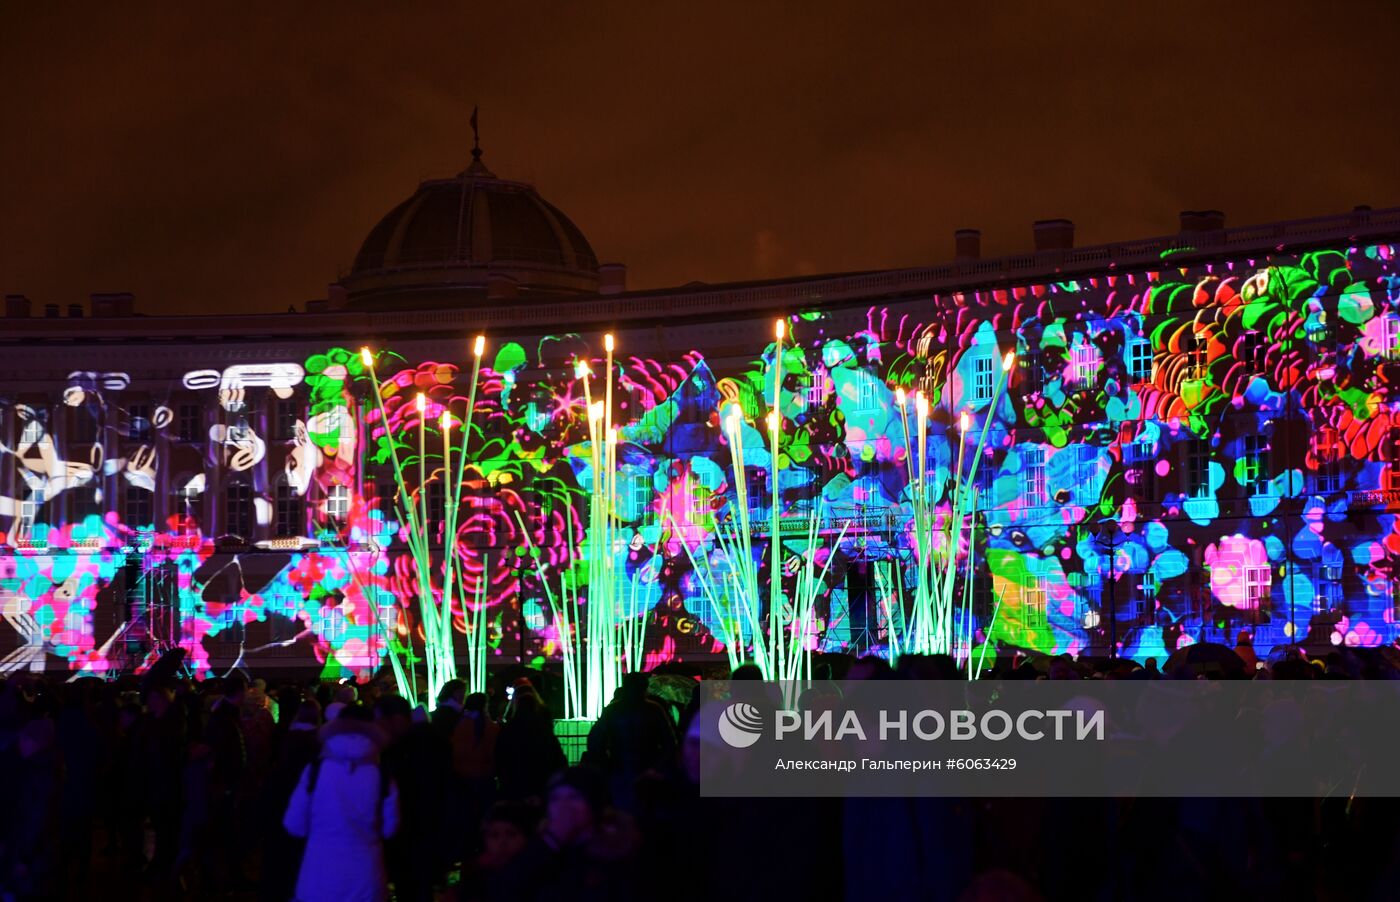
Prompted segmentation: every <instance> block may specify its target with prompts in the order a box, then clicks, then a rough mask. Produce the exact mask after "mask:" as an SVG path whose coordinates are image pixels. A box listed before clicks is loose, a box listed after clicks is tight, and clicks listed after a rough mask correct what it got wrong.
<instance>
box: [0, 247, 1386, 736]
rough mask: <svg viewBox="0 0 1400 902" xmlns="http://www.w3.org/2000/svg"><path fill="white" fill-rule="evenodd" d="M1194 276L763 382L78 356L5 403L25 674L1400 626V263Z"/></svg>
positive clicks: (793, 650) (994, 301) (1056, 301)
mask: <svg viewBox="0 0 1400 902" xmlns="http://www.w3.org/2000/svg"><path fill="white" fill-rule="evenodd" d="M1169 263H1170V261H1167V262H1164V264H1163V268H1162V270H1160V271H1156V272H1137V273H1121V274H1114V275H1111V276H1102V277H1097V278H1093V279H1086V280H1083V281H1080V282H1061V283H1053V284H1045V285H1027V286H1023V287H1018V288H1013V289H1006V290H1001V289H998V290H992V291H984V292H980V293H970V294H963V295H955V296H949V297H940V298H934V299H931V300H927V301H924V302H922V303H918V304H912V303H911V304H909V305H907V306H905V307H898V306H891V307H883V306H882V307H874V308H871V309H870V310H869V312H868V315H867V316H866V317H865V321H864V322H863V323H860V324H857V325H855V326H853V325H851V323H850V320H849V319H848V318H845V317H844V315H843V314H840V313H839V312H827V313H820V312H814V313H808V314H802V315H800V316H796V317H793V318H792V319H790V320H787V321H785V323H784V326H783V332H782V333H781V334H778V333H775V339H774V341H773V342H772V344H770V345H769V346H768V348H766V349H763V350H762V351H761V353H759V354H758V356H757V357H755V358H754V359H752V360H747V361H739V362H737V363H731V362H728V360H727V359H726V360H720V359H719V358H714V359H712V358H710V357H707V356H706V354H705V353H704V349H703V348H697V349H696V350H693V351H691V352H689V353H687V354H685V355H683V356H681V357H679V358H676V359H674V360H670V361H667V362H661V361H656V360H650V359H646V358H643V357H622V356H619V355H617V353H616V344H615V343H614V345H613V348H612V349H611V350H610V349H609V348H608V346H607V345H608V342H607V340H606V338H603V339H602V341H601V342H600V344H601V349H600V350H599V351H595V350H594V349H593V348H592V347H590V346H589V344H588V343H587V342H585V341H584V340H583V339H581V338H579V337H578V336H569V335H564V336H549V337H545V338H542V339H540V340H539V342H538V343H537V345H536V346H535V347H534V348H532V349H530V350H528V351H527V349H526V348H525V347H523V346H521V345H518V344H512V343H505V344H503V345H502V346H501V347H499V348H498V349H496V351H495V353H494V357H492V358H489V359H488V358H485V357H484V350H485V349H484V347H483V348H482V353H481V354H480V355H477V354H475V353H474V354H473V360H474V363H473V367H472V370H471V372H470V373H466V372H459V370H458V368H457V366H456V365H454V364H443V363H434V362H422V363H410V362H407V361H403V360H401V359H399V358H397V357H395V356H394V355H393V354H392V352H391V351H390V350H388V349H381V350H379V351H378V352H375V353H374V354H373V355H372V357H371V360H370V361H369V364H368V365H367V364H366V362H365V361H364V360H363V359H362V357H361V355H359V354H358V353H356V352H353V351H349V350H346V349H343V348H331V349H328V350H327V351H325V352H324V353H320V354H315V355H312V356H311V357H309V358H307V359H306V360H304V361H301V362H298V363H295V364H292V363H289V364H285V365H279V366H274V367H263V368H261V369H259V370H258V371H257V372H254V371H251V370H250V371H242V370H236V366H234V365H230V366H224V365H222V364H220V363H219V362H217V361H211V363H210V365H209V367H208V368H207V369H204V370H201V371H198V372H196V373H194V374H191V377H190V379H189V380H184V379H177V380H175V382H174V383H172V385H171V386H170V391H169V392H168V393H167V394H165V395H162V394H160V393H159V392H157V393H151V392H149V391H148V390H147V391H143V392H142V393H140V394H137V393H134V392H133V391H132V390H131V388H130V385H131V384H132V383H133V382H140V383H142V384H144V385H149V380H143V379H138V378H136V377H133V376H128V374H115V375H118V376H121V378H120V379H117V378H114V377H113V374H101V373H88V372H75V373H74V374H73V375H72V376H71V377H70V378H69V379H68V380H67V382H66V383H65V384H62V385H56V386H55V388H54V392H53V402H52V404H50V405H38V404H35V403H34V401H33V399H31V398H26V399H25V401H24V402H23V403H21V402H20V401H18V400H16V399H0V415H3V432H0V435H3V436H4V437H5V443H4V444H3V445H0V455H3V459H4V460H5V461H6V465H7V466H8V467H9V468H10V473H11V474H12V476H9V477H7V480H8V481H6V482H4V483H0V484H3V485H5V486H7V487H8V489H7V490H6V491H4V492H3V497H0V528H3V529H4V537H3V546H0V548H2V549H3V550H0V611H3V616H4V620H5V623H6V624H7V627H6V628H5V629H4V632H3V633H0V643H7V644H3V645H0V654H4V655H5V657H4V658H3V659H0V667H3V668H7V669H14V668H31V667H42V666H50V667H52V666H62V667H67V668H69V669H71V670H83V671H86V672H108V671H110V670H112V669H114V668H118V667H132V666H140V665H141V664H142V662H143V661H144V660H147V659H148V657H149V656H150V655H151V654H153V653H154V651H155V650H156V649H158V648H159V647H160V646H161V644H162V643H164V644H166V645H169V644H180V645H183V646H185V647H187V648H189V649H190V651H191V663H192V665H193V666H194V667H195V668H196V670H197V671H199V672H206V671H209V670H220V669H225V668H226V667H227V666H229V664H231V663H232V661H233V660H235V659H236V658H237V656H238V655H240V654H241V655H242V656H243V657H242V660H244V661H246V662H248V663H250V664H253V665H254V666H257V664H258V662H259V661H262V660H273V659H275V656H276V655H280V654H283V653H286V654H290V653H291V652H292V651H295V650H297V649H303V650H306V649H309V650H310V653H313V654H314V658H310V661H311V662H312V663H314V664H316V665H317V666H321V667H324V668H325V670H326V672H327V673H328V674H332V675H335V674H340V673H344V672H365V671H368V670H371V669H374V668H377V667H379V666H381V665H382V664H388V665H389V666H390V667H391V668H393V667H395V666H397V667H399V668H400V674H401V678H402V679H403V680H405V681H406V682H407V683H410V684H413V685H415V686H417V685H419V683H421V684H422V686H423V689H422V691H427V690H428V686H429V685H430V684H437V683H440V681H441V680H442V679H444V678H446V676H447V675H448V674H453V673H456V672H457V670H456V668H457V667H459V666H462V665H463V663H465V672H466V675H467V676H468V678H469V679H470V680H472V681H473V683H474V684H476V683H477V681H478V680H479V675H480V674H482V673H484V671H485V669H486V666H487V664H489V663H490V662H492V661H493V660H496V661H499V660H514V659H516V658H517V657H518V658H522V659H523V660H525V661H526V662H527V663H538V662H540V661H542V660H548V659H553V660H562V661H563V662H564V665H565V671H566V674H572V676H570V677H569V682H570V685H571V686H572V687H573V689H572V690H571V698H572V699H573V701H572V702H571V713H575V714H586V713H587V712H588V711H590V710H592V709H593V708H594V706H595V705H596V704H597V700H598V699H602V698H605V697H606V695H607V693H608V687H609V686H615V685H616V681H617V680H618V679H619V678H620V675H621V673H623V672H625V671H626V670H630V669H634V668H638V667H651V666H655V665H656V664H657V663H660V662H662V661H666V660H671V659H674V658H676V657H684V656H687V655H704V656H730V657H731V659H732V660H733V661H735V662H737V661H739V660H742V659H746V658H749V657H752V658H754V659H756V660H758V659H763V660H764V661H766V666H767V667H768V668H769V669H770V670H771V672H774V673H777V672H779V671H783V672H787V670H786V669H785V668H788V667H789V665H790V664H792V662H797V665H798V666H799V667H800V665H801V663H802V661H803V660H804V655H805V653H806V652H807V651H810V650H821V649H842V648H846V649H853V650H859V651H864V650H866V649H867V648H874V649H876V650H879V651H884V652H888V653H898V652H901V651H911V650H947V651H949V652H951V653H953V654H956V655H957V656H958V657H960V658H962V659H964V660H966V659H967V658H969V657H971V659H972V661H973V667H974V669H975V668H976V666H977V665H978V663H980V662H981V661H982V660H983V659H984V653H985V652H987V651H988V650H989V649H1001V650H1005V649H1007V648H1025V649H1037V650H1042V651H1047V652H1061V651H1069V652H1076V653H1080V652H1083V653H1094V654H1103V653H1107V652H1108V651H1109V650H1110V648H1112V647H1116V648H1117V649H1118V650H1119V652H1120V653H1122V654H1124V655H1129V656H1132V657H1136V658H1144V657H1147V656H1152V655H1156V656H1158V657H1161V656H1163V655H1166V654H1169V653H1170V652H1171V651H1172V650H1173V649H1175V648H1178V647H1180V646H1182V645H1184V644H1188V643H1191V642H1198V641H1203V640H1209V641H1217V642H1218V641H1224V642H1226V643H1227V644H1233V643H1234V642H1235V641H1236V639H1237V637H1238V636H1239V634H1240V633H1241V632H1244V633H1246V634H1248V635H1251V636H1252V637H1253V641H1254V643H1255V645H1256V647H1257V648H1258V649H1259V650H1260V651H1261V652H1263V651H1265V650H1267V649H1268V648H1270V647H1272V646H1276V645H1280V644H1286V643H1290V642H1303V643H1306V644H1309V645H1311V646H1314V647H1329V646H1331V645H1334V644H1337V645H1376V644H1388V643H1392V642H1394V641H1395V640H1396V637H1397V630H1396V625H1395V611H1396V598H1397V595H1400V569H1398V568H1400V530H1398V529H1397V517H1396V516H1395V514H1396V512H1397V511H1400V475H1397V474H1400V470H1397V469H1396V463H1395V462H1396V461H1397V460H1400V419H1397V413H1396V406H1397V399H1396V397H1395V393H1394V388H1393V386H1394V385H1395V384H1397V382H1400V271H1397V266H1396V262H1395V249H1394V248H1393V247H1392V246H1390V245H1373V246H1368V247H1355V248H1352V247H1339V248H1331V249H1322V250H1318V251H1313V252H1309V253H1306V254H1302V255H1297V256H1286V255H1278V256H1275V257H1272V258H1269V259H1264V260H1234V261H1230V260H1224V261H1219V262H1215V263H1207V264H1200V265H1193V266H1191V267H1174V266H1170V265H1168V264H1169ZM697 344H703V341H702V340H699V339H697ZM755 350H756V351H757V350H759V349H755ZM1010 354H1014V357H1009V356H1008V355H1010ZM998 364H1001V365H1000V366H998ZM1008 367H1009V368H1008ZM298 373H300V374H301V376H299V377H298V376H297V374H298ZM195 377H197V378H195ZM600 378H601V380H602V383H603V384H602V385H598V384H597V383H598V380H599V379H600ZM298 379H300V381H297V380H298ZM468 379H470V381H468ZM187 381H188V382H190V383H191V385H192V386H193V387H190V386H187V385H186V382H187ZM459 384H460V386H461V388H460V390H459V388H458V385H459ZM420 395H421V396H422V397H423V399H424V400H423V402H422V404H423V406H422V409H421V410H420V409H419V408H418V402H417V398H418V397H419V396H420ZM921 397H922V401H921V400H920V398H921ZM279 405H285V410H284V407H282V406H279ZM595 405H601V407H598V406H595ZM923 411H926V415H924V414H923V413H922V412H923ZM284 413H286V414H287V416H286V417H285V418H284ZM444 413H446V414H447V415H446V416H445V417H444ZM964 414H966V418H967V421H966V424H965V425H964V423H963V419H964ZM284 419H285V421H286V423H285V425H286V428H285V429H284V428H282V427H281V426H278V425H276V423H274V420H275V421H276V422H277V423H281V422H282V421H283V420H284ZM911 420H913V422H910V421H911ZM215 427H219V428H215ZM454 518H455V519H454ZM1110 529H1111V530H1112V531H1113V535H1112V536H1111V537H1108V536H1106V533H1107V531H1109V530H1110ZM230 533H232V534H236V535H238V536H242V537H243V540H240V541H234V540H233V539H231V538H229V537H228V534H230ZM425 565H426V567H427V573H426V578H424V567H425ZM862 569H864V571H865V572H866V574H867V576H865V577H860V578H857V576H856V574H857V572H858V571H860V570H862ZM133 572H134V573H137V574H139V577H138V579H139V581H140V582H139V585H141V586H146V587H148V589H149V590H148V591H145V592H144V594H143V595H142V597H143V599H144V601H143V604H146V603H147V602H148V603H149V606H154V607H157V608H159V609H160V612H159V617H157V616H156V615H154V614H152V613H151V612H150V610H145V611H138V610H135V609H134V608H133V607H132V606H131V604H130V603H129V598H128V590H129V589H130V587H131V586H130V585H129V583H130V582H131V580H130V578H129V577H128V575H127V574H129V573H133ZM590 599H606V603H605V604H597V605H595V604H593V603H592V602H591V601H590ZM152 623H156V624H158V625H159V629H153V628H152V627H151V625H150V624H152ZM608 623H611V624H613V627H612V628H608V627H606V626H605V625H604V624H608ZM141 629H145V631H146V632H147V633H159V635H141V634H140V633H141ZM600 630H601V633H600ZM590 635H595V636H597V635H602V636H604V640H603V641H599V642H597V643H592V642H591V640H589V639H588V637H589V636H590ZM232 637H238V638H237V640H236V641H235V640H234V639H233V638H232ZM430 646H431V647H432V648H433V649H434V650H433V651H432V652H431V655H432V658H433V661H432V664H431V666H430V665H429V654H430V653H429V652H428V650H427V649H428V648H429V647H430ZM300 654H307V652H306V651H302V652H300ZM298 660H305V659H298ZM395 661H397V662H398V663H397V665H395ZM420 665H421V667H420ZM420 671H431V674H429V673H427V672H423V673H422V674H421V679H420Z"/></svg>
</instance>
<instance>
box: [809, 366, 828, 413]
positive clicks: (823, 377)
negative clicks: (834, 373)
mask: <svg viewBox="0 0 1400 902" xmlns="http://www.w3.org/2000/svg"><path fill="white" fill-rule="evenodd" d="M830 380H831V377H830V376H828V375H827V372H826V369H825V368H823V367H817V369H816V370H814V371H813V372H812V382H811V384H809V385H808V386H807V404H808V406H811V407H820V406H821V405H822V402H823V401H825V400H826V389H827V386H828V385H829V384H830Z"/></svg>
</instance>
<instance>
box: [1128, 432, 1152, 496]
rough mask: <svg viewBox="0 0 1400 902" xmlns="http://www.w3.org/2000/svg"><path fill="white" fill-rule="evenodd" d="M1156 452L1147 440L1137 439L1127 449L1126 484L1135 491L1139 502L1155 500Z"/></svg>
mask: <svg viewBox="0 0 1400 902" xmlns="http://www.w3.org/2000/svg"><path fill="white" fill-rule="evenodd" d="M1156 457H1157V455H1156V451H1155V449H1154V448H1153V443H1152V441H1151V440H1149V439H1137V440H1136V441H1134V442H1132V443H1130V444H1129V445H1128V449H1127V458H1128V459H1127V461H1126V463H1127V464H1128V472H1127V474H1126V475H1127V481H1128V484H1129V485H1131V486H1133V488H1134V489H1135V497H1136V498H1138V500H1140V501H1155V500H1157V461H1156Z"/></svg>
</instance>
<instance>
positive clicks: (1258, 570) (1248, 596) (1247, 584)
mask: <svg viewBox="0 0 1400 902" xmlns="http://www.w3.org/2000/svg"><path fill="white" fill-rule="evenodd" d="M1272 576H1273V571H1272V570H1271V569H1270V568H1269V567H1253V566H1251V567H1245V568H1244V591H1245V597H1244V607H1245V609H1246V610H1250V611H1257V610H1259V606H1260V604H1261V603H1262V602H1266V601H1268V600H1269V584H1270V583H1271V582H1272V579H1271V577H1272Z"/></svg>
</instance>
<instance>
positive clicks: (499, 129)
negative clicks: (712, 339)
mask: <svg viewBox="0 0 1400 902" xmlns="http://www.w3.org/2000/svg"><path fill="white" fill-rule="evenodd" d="M410 5H411V6H412V7H413V8H414V9H415V10H417V12H415V13H411V14H410V13H406V12H404V11H402V8H405V7H408V6H410ZM940 5H941V4H932V3H927V2H917V3H907V4H902V3H901V4H895V3H884V4H876V8H875V9H874V10H871V9H866V8H864V7H865V6H866V4H856V3H851V2H842V3H805V4H800V5H799V4H766V3H763V4H754V3H741V4H735V5H733V6H731V7H723V6H721V5H719V4H686V5H682V4H643V3H635V2H634V3H628V4H621V3H618V4H604V3H587V4H583V3H570V4H566V3H550V4H544V3H521V4H504V3H502V4H498V5H497V6H498V7H499V8H500V9H501V10H506V9H509V10H512V11H511V12H501V11H492V10H488V9H487V8H486V7H485V6H483V5H482V4H478V3H472V4H465V3H461V4H448V3H418V4H392V5H391V4H383V5H375V6H371V5H369V4H358V3H353V4H345V5H332V4H288V6H289V7H291V8H290V9H282V8H275V7H274V6H273V5H272V4H236V5H235V4H220V5H218V8H221V9H223V10H227V11H228V12H227V13H225V14H222V15H210V14H209V13H208V12H207V11H208V10H210V9H211V8H214V7H215V5H214V4H197V5H196V6H197V7H198V8H199V10H200V11H201V12H200V14H199V15H195V14H193V13H191V14H189V15H187V16H184V17H176V16H173V15H171V12H170V11H171V10H173V9H176V8H177V7H176V6H172V5H169V4H163V5H161V6H159V7H156V6H151V7H148V8H145V9H146V11H142V9H141V8H138V7H137V6H136V5H130V4H125V3H119V4H91V5H89V6H88V8H87V10H86V11H85V12H83V13H82V14H81V15H79V14H78V13H77V12H74V11H73V9H74V8H72V7H67V6H66V5H65V6H63V7H55V6H52V5H43V6H46V7H47V8H45V9H42V10H39V9H31V8H30V7H36V8H37V7H39V6H41V4H21V3H10V4H6V5H5V7H4V9H3V11H0V66H3V70H0V72H3V75H2V76H0V111H3V112H0V117H3V118H0V123H3V130H2V131H0V171H3V173H4V181H3V186H4V187H3V191H0V291H3V292H7V293H24V294H27V295H29V297H30V298H31V299H32V300H33V301H34V302H35V304H36V305H42V304H44V303H60V304H65V305H66V304H68V303H72V302H78V301H83V300H85V299H86V297H87V295H88V294H89V293H91V292H97V291H123V290H126V291H133V292H135V293H136V294H137V306H138V309H139V310H141V311H144V312H147V313H173V312H183V311H188V312H216V311H276V310H285V309H286V307H287V305H288V304H293V303H294V304H297V305H298V306H300V305H301V304H302V303H303V302H305V301H306V300H307V299H310V298H317V297H323V296H324V294H325V286H326V283H327V282H329V281H332V280H333V279H335V278H336V276H337V275H338V274H339V273H340V271H341V270H342V269H344V268H345V267H346V266H348V264H349V263H350V261H351V260H352V259H353V257H354V254H355V251H356V249H357V248H358V247H359V243H360V241H361V240H362V239H363V238H364V236H365V234H366V233H367V232H368V231H369V229H370V227H371V226H373V225H374V223H375V222H376V221H377V220H378V219H379V217H380V216H381V215H382V214H383V213H385V212H386V211H387V210H388V209H389V208H390V207H392V206H393V205H394V204H396V203H397V202H399V201H400V200H402V199H403V198H405V197H407V196H408V195H409V194H411V193H412V191H413V190H414V188H415V186H416V185H417V183H418V181H419V180H420V179H421V178H424V177H441V176H449V175H452V174H455V173H456V172H458V171H460V170H461V169H462V168H464V166H465V165H466V163H467V162H468V161H469V151H470V147H471V132H470V128H469V126H468V117H469V115H470V113H471V109H472V105H473V104H474V103H475V104H479V105H480V107H481V129H482V144H483V146H484V148H485V162H486V163H487V164H488V165H489V166H490V167H491V168H492V169H493V170H494V171H495V172H496V174H497V175H500V176H502V177H506V178H516V179H522V180H526V181H531V182H533V183H534V184H535V185H536V186H537V187H538V188H539V190H540V192H541V193H542V194H543V195H544V196H545V197H546V198H548V199H549V200H550V201H552V202H553V203H555V204H556V205H557V206H559V207H560V208H561V209H563V210H564V211H565V212H566V213H568V214H569V215H570V216H571V217H572V218H573V219H574V221H575V222H577V223H578V224H579V226H580V227H581V228H582V229H583V231H584V233H585V234H586V235H587V236H588V237H589V239H590V241H591V242H592V244H593V246H594V249H595V250H596V251H597V253H598V256H599V258H600V259H601V260H603V261H605V262H609V261H619V262H624V263H627V264H628V266H629V268H630V274H629V287H632V288H641V287H655V286H662V285H675V284H681V283H685V282H689V281H692V280H701V281H708V282H720V281H729V280H745V279H755V278H771V277H779V276H785V275H792V274H802V273H816V272H840V271H850V270H862V269H877V268H881V267H896V266H915V265H922V264H928V263H935V262H940V261H943V260H946V259H949V258H950V257H951V256H952V235H951V232H952V230H953V229H955V228H958V227H978V228H981V229H982V230H983V245H984V253H985V254H998V253H1011V252H1016V251H1021V250H1024V249H1027V248H1028V247H1029V246H1030V244H1031V222H1032V221H1033V220H1035V219H1042V218H1049V217H1059V216H1063V217H1068V218H1071V219H1073V220H1075V222H1076V223H1077V225H1078V235H1077V242H1078V243H1080V244H1092V243H1097V242H1102V241H1110V240H1118V239H1128V238H1138V237H1147V236H1151V235H1159V234H1164V233H1167V232H1172V231H1175V228H1176V214H1177V212H1178V211H1179V210H1182V209H1194V208H1204V207H1216V208H1219V209H1223V210H1224V211H1225V212H1226V214H1227V222H1228V223H1229V224H1232V225H1245V224H1248V223H1254V222H1263V221H1269V220H1274V219H1285V218H1298V217H1306V216H1314V215H1323V214H1330V213H1338V212H1344V211H1347V210H1350V209H1351V208H1352V207H1353V206H1354V205H1356V204H1360V203H1367V204H1371V205H1372V206H1374V207H1377V208H1380V207H1385V206H1395V205H1400V155H1397V148H1400V109H1397V103H1396V85H1397V84H1400V80H1397V76H1396V65H1397V64H1396V56H1395V40H1396V36H1397V34H1400V4H1396V3H1394V2H1392V0H1375V2H1369V3H1347V4H1330V3H1318V2H1312V0H1308V2H1296V3H1292V2H1290V3H1270V4H1262V3H1261V4H1253V3H1222V2H1219V0H1212V2H1202V3H1173V4H1167V5H1151V6H1150V8H1151V9H1153V10H1154V12H1153V13H1152V14H1150V15H1148V14H1147V13H1146V10H1147V9H1148V8H1149V6H1148V5H1144V6H1143V9H1142V11H1136V10H1134V11H1128V12H1125V11H1123V10H1121V9H1120V7H1121V6H1123V4H1120V3H1117V2H1113V3H1079V4H1058V3H1044V2H1041V0H1032V2H1020V0H1018V2H997V3H986V4H982V3H958V4H950V6H951V7H952V9H950V10H938V11H934V10H932V9H930V8H931V7H935V6H940ZM279 6H280V5H279ZM1132 6H1136V4H1132ZM250 9H251V10H252V11H251V12H249V11H248V10H250ZM522 9H526V10H538V11H537V12H533V13H530V12H526V13H522V12H521V10H522ZM799 9H800V10H802V11H803V13H804V14H803V15H796V14H795V12H794V11H796V10H799ZM60 10H63V11H60ZM0 328H3V325H0Z"/></svg>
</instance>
